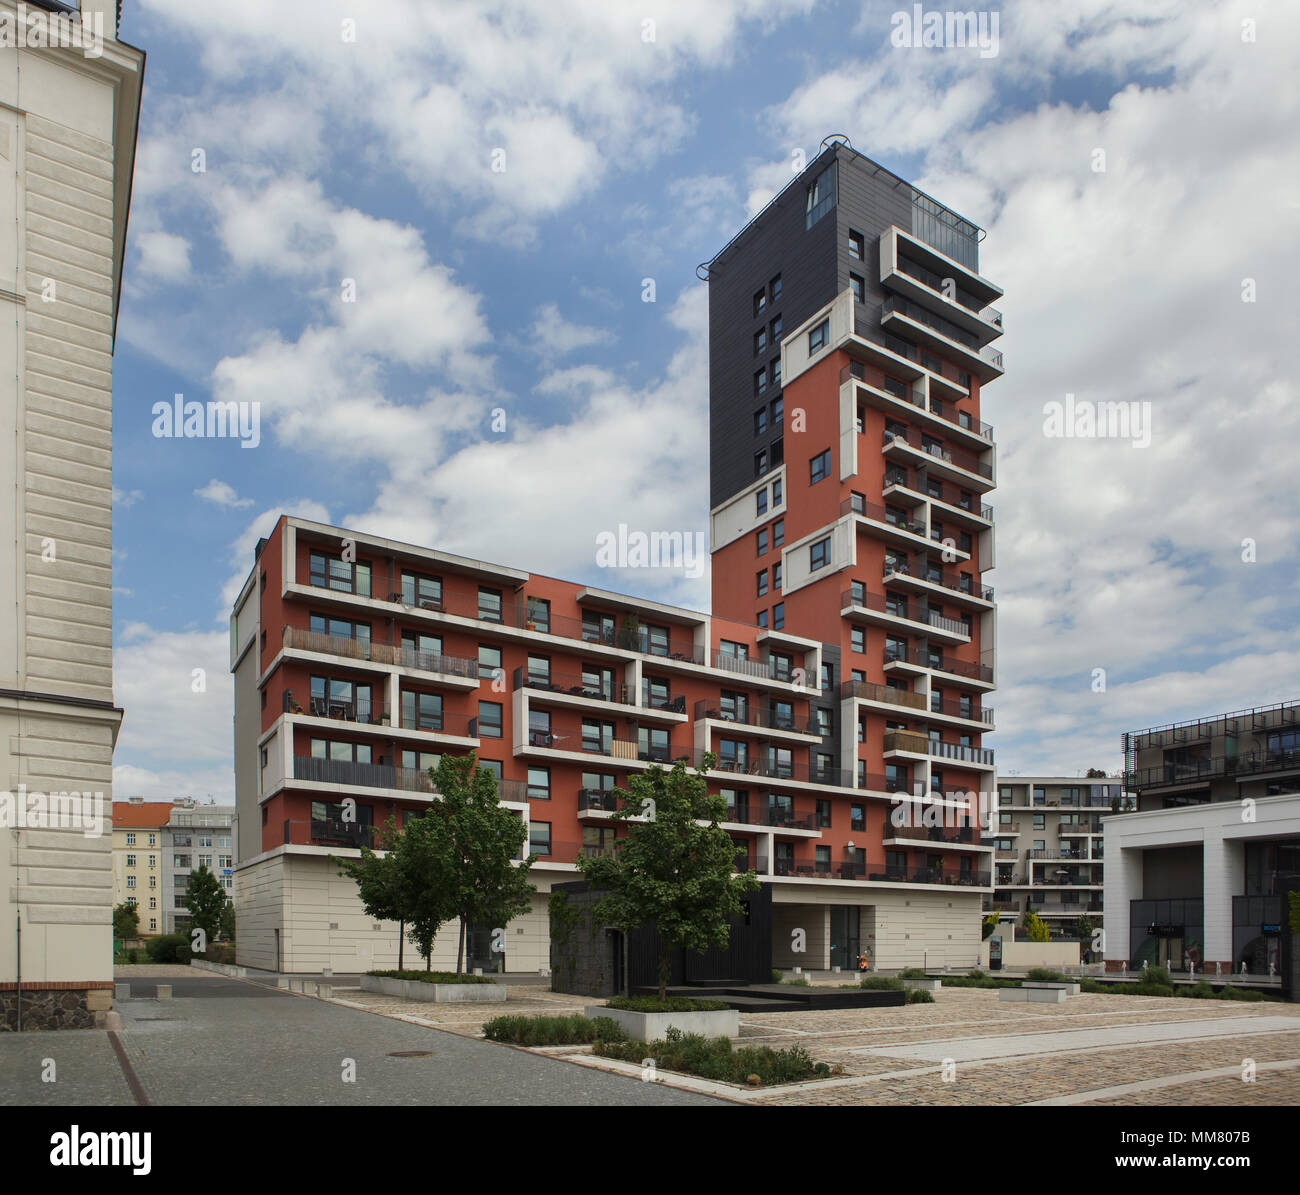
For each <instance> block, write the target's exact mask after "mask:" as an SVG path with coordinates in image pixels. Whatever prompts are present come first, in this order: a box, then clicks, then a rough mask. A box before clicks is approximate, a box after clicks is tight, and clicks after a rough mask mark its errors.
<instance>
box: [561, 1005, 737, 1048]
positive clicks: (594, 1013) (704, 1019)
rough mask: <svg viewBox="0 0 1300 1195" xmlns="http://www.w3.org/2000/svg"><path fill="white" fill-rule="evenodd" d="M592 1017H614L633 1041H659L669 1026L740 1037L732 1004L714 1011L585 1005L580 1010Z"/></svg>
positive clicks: (711, 1034)
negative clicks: (628, 1008) (648, 1010)
mask: <svg viewBox="0 0 1300 1195" xmlns="http://www.w3.org/2000/svg"><path fill="white" fill-rule="evenodd" d="M583 1012H584V1013H585V1015H587V1016H588V1017H591V1018H593V1019H594V1018H596V1017H609V1018H610V1020H612V1021H617V1022H618V1024H619V1025H620V1026H621V1027H622V1029H623V1031H624V1032H625V1033H626V1034H627V1035H628V1037H630V1038H632V1040H633V1041H660V1040H661V1039H662V1038H663V1036H664V1034H665V1033H667V1032H668V1030H669V1028H670V1027H671V1028H674V1029H680V1030H681V1031H682V1032H683V1033H698V1034H699V1035H700V1036H701V1037H739V1036H740V1013H738V1012H737V1011H736V1010H735V1009H734V1008H723V1009H719V1010H717V1011H716V1012H629V1011H628V1010H627V1009H624V1008H605V1007H604V1006H603V1005H588V1007H587V1008H585V1009H584V1010H583Z"/></svg>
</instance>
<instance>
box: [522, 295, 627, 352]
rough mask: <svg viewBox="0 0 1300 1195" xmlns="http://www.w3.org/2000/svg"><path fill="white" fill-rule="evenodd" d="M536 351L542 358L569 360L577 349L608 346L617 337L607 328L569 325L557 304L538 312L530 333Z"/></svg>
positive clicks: (546, 305) (545, 306)
mask: <svg viewBox="0 0 1300 1195" xmlns="http://www.w3.org/2000/svg"><path fill="white" fill-rule="evenodd" d="M531 335H532V340H533V348H534V351H536V352H537V353H538V354H539V355H540V356H542V357H548V358H549V357H566V356H568V355H569V354H570V353H573V352H576V351H577V350H578V349H586V348H592V347H593V346H595V345H598V344H608V343H609V342H610V341H611V340H613V339H614V334H613V333H612V332H611V331H609V329H608V328H596V327H591V326H587V325H583V324H574V323H570V322H569V321H568V320H566V319H565V318H564V316H562V315H561V314H560V309H559V307H557V306H556V305H555V304H554V303H546V304H543V306H541V307H539V308H538V310H537V318H536V319H535V320H534V321H533V326H532V330H531Z"/></svg>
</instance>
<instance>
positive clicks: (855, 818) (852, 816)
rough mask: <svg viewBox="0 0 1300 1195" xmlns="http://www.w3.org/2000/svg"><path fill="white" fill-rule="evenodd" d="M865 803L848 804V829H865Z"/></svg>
mask: <svg viewBox="0 0 1300 1195" xmlns="http://www.w3.org/2000/svg"><path fill="white" fill-rule="evenodd" d="M866 808H867V807H866V806H865V805H850V806H849V829H850V830H865V829H866V828H867V813H866Z"/></svg>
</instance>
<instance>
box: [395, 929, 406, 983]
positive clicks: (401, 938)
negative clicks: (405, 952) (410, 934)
mask: <svg viewBox="0 0 1300 1195" xmlns="http://www.w3.org/2000/svg"><path fill="white" fill-rule="evenodd" d="M405 944H406V922H405V921H399V922H398V923H397V969H398V970H399V971H400V970H401V969H402V949H403V947H404V946H405Z"/></svg>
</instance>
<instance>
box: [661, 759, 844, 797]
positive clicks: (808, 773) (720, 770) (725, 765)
mask: <svg viewBox="0 0 1300 1195" xmlns="http://www.w3.org/2000/svg"><path fill="white" fill-rule="evenodd" d="M708 754H712V755H715V756H717V762H716V763H715V764H714V766H713V773H712V774H711V775H712V776H713V778H715V779H716V778H718V777H720V776H733V777H738V778H740V779H753V780H771V781H777V782H780V781H790V782H792V783H794V784H825V785H829V786H831V787H838V788H853V787H854V783H853V774H852V773H851V772H846V771H842V770H841V769H839V768H819V767H817V766H816V765H811V766H810V765H809V764H806V763H804V762H803V761H801V760H794V759H791V760H785V759H780V758H775V759H773V758H767V757H764V755H763V754H762V753H761V752H760V751H755V752H752V753H748V752H747V753H746V754H745V755H743V756H737V757H735V758H731V759H724V758H722V756H721V755H719V754H718V752H716V751H713V752H706V751H700V750H695V751H692V752H689V753H687V754H684V755H683V756H682V757H681V758H682V760H683V762H684V763H685V764H686V766H687V767H688V768H697V767H699V766H701V765H702V764H703V762H704V757H705V756H706V755H708Z"/></svg>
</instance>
